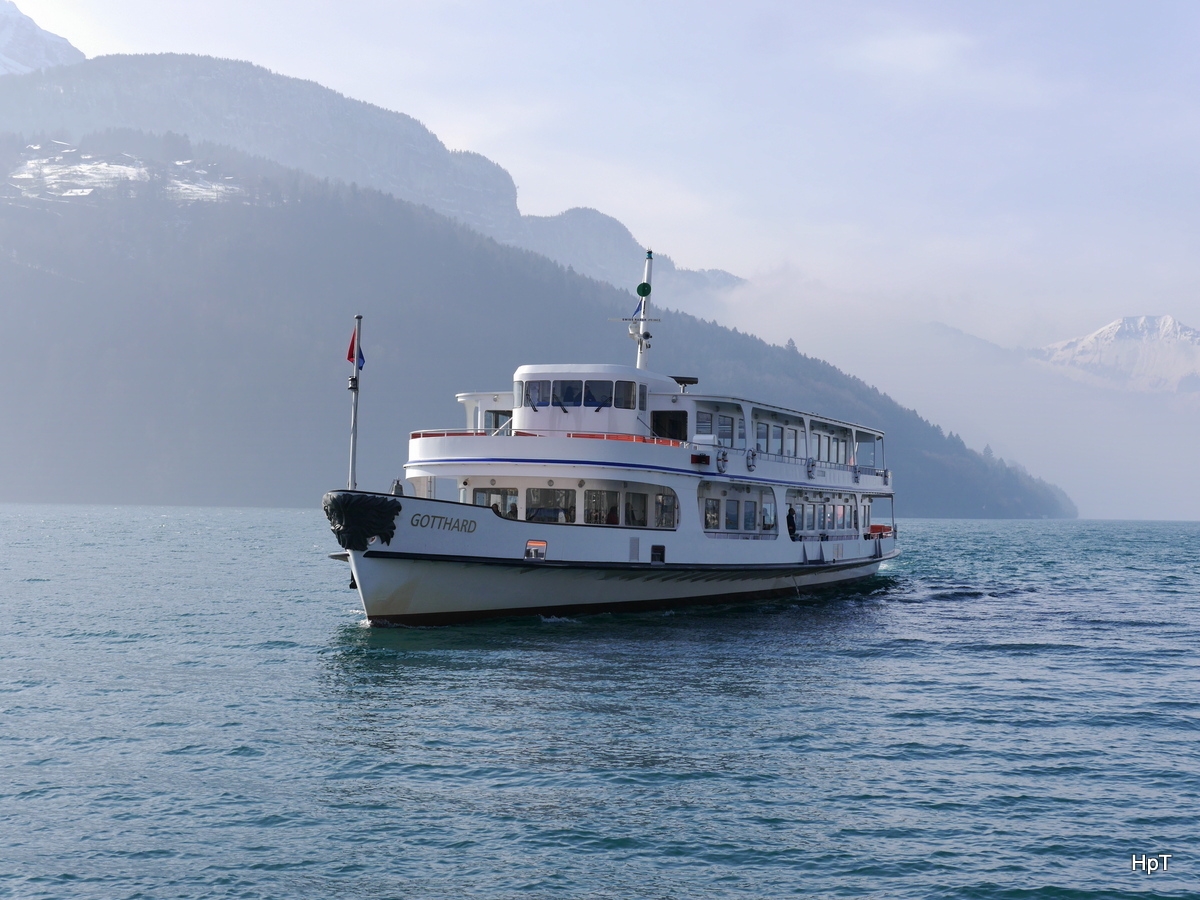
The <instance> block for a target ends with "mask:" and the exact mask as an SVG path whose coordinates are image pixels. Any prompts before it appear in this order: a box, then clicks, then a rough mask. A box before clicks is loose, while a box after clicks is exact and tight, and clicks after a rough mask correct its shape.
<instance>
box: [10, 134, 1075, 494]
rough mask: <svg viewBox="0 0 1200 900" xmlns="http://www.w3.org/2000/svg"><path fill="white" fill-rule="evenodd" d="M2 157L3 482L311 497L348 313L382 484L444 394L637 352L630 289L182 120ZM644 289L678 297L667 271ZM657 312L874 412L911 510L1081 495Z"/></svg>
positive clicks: (770, 354) (337, 431)
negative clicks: (188, 132) (175, 130)
mask: <svg viewBox="0 0 1200 900" xmlns="http://www.w3.org/2000/svg"><path fill="white" fill-rule="evenodd" d="M0 162H3V164H4V165H5V166H6V167H7V170H8V171H9V172H16V173H18V174H21V175H27V176H29V177H27V178H23V179H20V180H17V181H11V180H10V181H9V182H8V186H7V187H5V188H3V189H2V190H0V381H2V383H4V384H5V385H7V386H8V388H7V390H6V391H5V392H3V394H0V499H2V500H6V501H73V502H102V503H118V502H126V503H195V504H208V505H212V504H229V505H264V504H266V505H311V504H312V503H313V502H315V501H314V498H315V497H318V496H320V494H321V493H322V492H323V491H325V490H327V489H329V488H330V487H333V486H336V485H337V484H338V483H339V482H340V481H341V479H342V477H344V472H345V455H346V443H347V440H346V430H345V424H346V419H347V409H346V406H347V405H348V404H347V395H346V391H345V388H344V385H345V375H346V371H345V370H346V364H345V362H344V359H345V346H346V342H347V339H348V337H349V330H350V326H351V322H352V316H353V315H354V314H355V313H362V314H363V315H364V317H365V319H364V323H365V329H364V347H365V350H366V355H367V367H366V369H365V370H364V373H363V376H364V377H363V396H362V406H361V412H362V423H361V426H360V448H361V453H360V458H359V463H360V483H361V484H362V485H363V486H365V487H368V488H375V489H387V487H388V485H390V483H391V479H392V478H394V477H397V476H399V475H400V474H401V471H402V469H401V467H402V464H403V460H404V453H405V442H406V437H407V433H408V432H409V431H411V430H414V429H416V428H422V427H438V426H443V425H444V426H450V427H455V426H457V425H458V424H459V423H460V422H461V417H462V412H461V408H460V407H459V406H458V404H457V403H456V402H455V401H454V394H455V393H456V392H459V391H464V390H486V389H489V388H504V387H507V385H508V382H509V379H510V377H511V373H512V371H513V370H514V369H515V368H516V367H517V366H518V365H520V364H523V363H528V362H554V361H561V360H582V361H596V362H614V361H616V362H619V361H622V360H626V359H629V358H631V354H632V352H633V349H632V345H631V343H630V341H629V340H628V337H627V335H626V333H625V330H624V329H623V328H622V327H620V326H619V325H612V324H610V323H609V322H608V319H609V318H610V317H613V316H620V315H625V314H627V313H628V311H629V309H631V308H632V307H633V305H634V302H635V298H634V297H633V295H632V294H631V293H630V292H629V291H622V290H618V289H616V288H614V287H612V286H610V285H607V284H605V283H603V282H600V281H597V280H595V279H592V278H587V277H584V276H583V275H580V274H579V273H577V272H572V271H570V270H568V269H566V268H564V267H562V266H560V265H558V264H556V263H554V262H552V261H550V260H548V259H546V258H544V257H542V256H539V255H537V254H534V253H531V252H529V251H525V250H520V249H517V248H514V247H510V246H506V245H502V244H499V243H497V242H496V241H494V240H492V239H490V238H487V237H484V236H482V235H480V234H478V233H477V232H475V231H474V230H472V229H469V228H467V227H466V226H465V225H463V224H462V223H461V222H456V221H454V220H451V219H449V218H446V217H444V216H442V215H439V214H438V213H436V212H434V211H433V210H431V209H429V208H427V207H423V206H419V205H416V204H413V203H409V202H406V201H402V200H398V199H397V198H395V197H393V196H391V195H389V194H385V193H382V192H379V191H375V190H369V189H364V188H361V187H357V186H353V185H346V184H344V183H340V182H333V181H328V180H324V179H317V178H315V177H313V176H311V175H307V174H305V173H301V172H297V171H295V170H289V169H286V168H284V167H282V166H280V165H279V164H278V163H274V162H271V161H269V160H264V159H261V158H252V157H248V156H246V155H245V154H241V153H238V152H236V151H233V150H230V149H229V148H224V147H220V146H217V145H213V144H205V143H198V142H194V141H191V140H189V139H188V138H186V137H184V136H182V135H179V134H170V135H149V134H144V133H135V132H128V131H125V132H120V131H106V132H103V133H100V134H97V135H93V136H86V137H85V139H84V140H82V141H81V142H80V143H79V144H78V145H69V144H52V143H50V142H48V141H45V140H44V139H42V138H31V137H28V136H24V135H10V136H8V137H6V138H0ZM121 170H124V172H125V173H126V175H127V176H128V177H124V176H121V177H118V176H119V175H120V171H121ZM642 255H643V254H641V253H639V254H638V258H639V259H640V257H641V256H642ZM636 264H637V260H633V261H631V262H630V266H631V268H635V269H636ZM639 275H640V271H638V272H636V273H635V274H634V276H633V277H632V278H631V279H630V282H629V283H630V284H631V285H632V284H636V282H637V279H638V276H639ZM655 296H656V297H659V298H660V304H666V305H670V304H671V303H672V300H673V299H674V298H673V297H672V296H671V295H670V294H669V293H667V292H666V291H664V290H661V289H660V285H659V284H658V282H657V279H656V285H655ZM661 318H662V322H661V324H660V325H659V326H658V327H657V328H656V329H655V333H656V335H657V337H658V339H657V340H656V341H655V347H654V351H653V352H654V358H653V360H652V364H653V366H654V367H655V368H657V369H659V370H660V371H667V372H680V373H685V374H690V375H695V376H697V377H699V378H700V379H701V384H702V385H704V386H705V388H706V389H711V390H713V391H723V392H724V391H728V392H729V393H732V394H736V395H740V396H748V397H760V398H762V399H764V400H769V401H773V402H777V403H781V404H786V405H789V406H794V407H797V408H800V409H809V410H814V411H818V412H821V413H824V414H830V415H835V416H839V417H842V418H845V419H849V420H850V421H856V422H862V423H864V424H869V425H871V426H875V427H880V428H883V429H885V430H886V431H887V432H888V448H887V464H888V466H889V467H890V468H892V469H893V470H894V471H895V472H896V479H897V485H898V489H899V490H900V501H899V503H898V509H899V511H900V513H901V514H903V515H910V516H921V515H926V516H991V517H1000V516H1004V517H1028V516H1037V517H1047V516H1070V515H1073V514H1074V508H1073V506H1072V505H1071V503H1070V501H1069V500H1068V499H1067V498H1066V497H1065V495H1063V494H1062V492H1061V491H1058V490H1057V489H1055V488H1053V487H1052V486H1050V485H1047V484H1046V483H1045V482H1042V481H1040V480H1038V479H1036V478H1033V477H1031V476H1030V475H1028V474H1027V473H1025V472H1024V471H1023V470H1021V469H1020V468H1019V467H1016V466H1011V465H1006V464H1004V463H1003V462H1001V461H999V460H996V459H994V458H988V457H986V456H984V455H981V454H979V453H976V452H974V451H972V450H970V449H968V448H967V447H966V445H965V444H964V443H963V441H962V440H961V439H959V438H958V437H957V436H956V435H953V434H945V433H944V432H943V431H942V429H940V428H938V427H937V426H935V425H933V424H931V423H930V422H928V421H926V420H925V419H923V418H922V417H921V416H919V415H918V414H917V413H915V412H913V411H912V410H910V409H905V408H903V407H901V406H900V405H899V404H897V403H896V402H894V401H893V400H891V399H890V398H889V397H887V396H886V395H884V394H882V393H881V392H879V391H878V390H875V389H874V388H871V387H869V386H868V385H866V384H864V383H863V382H862V381H860V380H858V379H856V378H853V377H851V376H849V375H846V374H845V373H843V372H841V371H839V370H838V369H836V368H834V367H833V366H831V365H829V364H828V363H825V362H822V361H821V360H818V359H814V358H812V357H809V356H806V355H804V354H802V353H800V352H798V351H797V350H795V349H793V348H790V347H789V348H785V347H779V346H773V345H770V344H767V343H765V342H764V341H762V340H760V339H758V338H756V337H753V336H750V335H747V334H742V333H739V332H737V331H735V330H730V329H727V328H723V327H721V326H719V325H717V324H715V323H713V322H705V321H703V320H700V319H697V318H695V317H693V316H689V315H687V314H685V313H680V312H672V311H669V310H668V311H666V312H663V313H662V315H661Z"/></svg>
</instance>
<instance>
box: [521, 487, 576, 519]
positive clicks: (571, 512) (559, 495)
mask: <svg viewBox="0 0 1200 900" xmlns="http://www.w3.org/2000/svg"><path fill="white" fill-rule="evenodd" d="M525 521H526V522H552V523H559V524H564V523H571V522H574V521H575V492H574V491H573V490H560V489H556V488H526V489H525Z"/></svg>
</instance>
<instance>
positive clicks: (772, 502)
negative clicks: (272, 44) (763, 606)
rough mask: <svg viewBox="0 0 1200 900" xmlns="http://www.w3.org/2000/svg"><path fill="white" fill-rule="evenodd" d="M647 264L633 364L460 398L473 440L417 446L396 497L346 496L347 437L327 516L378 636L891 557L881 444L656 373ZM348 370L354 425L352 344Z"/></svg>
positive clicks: (657, 603) (523, 379)
mask: <svg viewBox="0 0 1200 900" xmlns="http://www.w3.org/2000/svg"><path fill="white" fill-rule="evenodd" d="M651 265H652V254H650V253H647V254H646V269H645V275H644V278H643V281H642V283H641V284H640V285H639V286H638V294H639V296H640V297H641V300H640V302H639V304H638V307H637V310H636V311H635V313H634V315H633V316H631V317H630V318H628V319H623V320H621V321H624V322H626V323H628V327H629V333H630V336H631V337H632V338H633V339H634V340H635V342H636V343H637V362H636V365H634V366H621V365H605V364H590V365H589V364H558V365H546V364H541V365H526V366H521V367H520V368H518V369H517V370H516V372H515V373H514V375H513V385H512V388H511V389H506V390H498V391H485V392H482V393H464V394H458V395H457V399H458V401H459V402H460V403H462V404H463V406H464V408H465V412H466V427H465V428H459V429H438V430H429V431H417V432H414V433H413V434H412V435H411V438H410V440H409V458H408V462H407V463H405V466H404V478H403V479H397V480H396V481H395V482H394V483H393V487H392V492H391V493H373V492H368V491H359V490H356V489H355V476H354V449H353V443H354V438H353V437H352V449H351V473H350V479H349V488H348V489H347V490H339V491H331V492H330V493H328V494H326V495H325V497H324V500H323V506H324V509H325V513H326V515H327V516H328V518H329V522H330V526H331V528H332V529H333V532H334V534H335V535H336V536H337V539H338V542H339V543H340V545H341V546H342V548H343V550H344V552H343V553H341V554H334V555H335V556H336V557H338V558H345V559H347V560H348V561H349V563H350V567H351V571H352V578H353V581H352V583H353V584H354V585H355V586H356V587H357V589H358V593H359V595H360V597H361V598H362V603H363V608H364V610H365V611H366V614H367V617H368V618H369V620H370V621H371V623H372V624H377V625H384V624H401V625H441V624H450V623H454V622H461V621H467V620H471V619H479V618H487V617H495V616H511V615H522V614H542V615H577V614H584V613H596V612H615V611H624V610H635V609H653V608H665V607H670V606H683V605H689V604H697V603H724V602H730V601H735V600H750V599H761V598H770V597H782V596H791V595H795V594H797V593H798V592H801V591H803V590H805V589H807V588H813V587H817V586H822V585H830V584H837V583H843V582H847V581H851V580H855V579H859V578H865V577H867V576H870V575H873V574H875V573H876V572H877V571H878V570H879V567H880V565H881V564H882V563H883V562H884V561H885V560H888V559H891V558H893V557H895V556H896V555H897V554H898V553H899V551H898V549H897V546H896V530H895V523H894V519H893V513H892V496H893V486H892V477H891V473H890V471H889V470H888V469H887V468H886V467H885V465H884V454H883V433H882V432H880V431H878V430H875V429H871V428H867V427H864V426H861V425H855V424H852V423H849V422H843V421H839V420H837V419H833V418H829V417H824V416H819V415H815V414H812V413H807V412H799V411H797V410H793V409H789V408H787V407H784V406H777V405H774V404H770V403H763V402H759V401H753V400H748V399H744V398H740V397H730V396H722V395H715V394H705V393H701V392H699V391H698V390H696V387H697V381H696V379H695V378H688V377H682V376H666V375H660V374H655V373H653V372H651V371H650V370H649V368H648V366H647V360H648V351H649V349H650V340H651V335H650V333H649V332H648V331H647V330H646V327H647V325H648V324H649V323H651V322H655V321H658V320H656V319H652V318H650V305H649V294H650V275H651ZM349 358H350V360H351V362H352V365H353V366H354V369H353V371H354V374H353V375H352V376H351V385H350V386H351V390H352V391H354V400H355V410H356V411H357V388H358V384H357V378H358V371H359V370H360V369H361V366H362V356H361V331H360V330H358V329H356V332H355V341H354V343H353V344H352V346H351V352H350V354H349ZM689 389H691V390H689ZM438 479H453V481H454V484H455V485H456V486H457V489H458V499H457V501H449V500H439V499H436V498H435V488H436V485H437V480H438Z"/></svg>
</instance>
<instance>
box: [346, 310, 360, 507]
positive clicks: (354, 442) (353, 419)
mask: <svg viewBox="0 0 1200 900" xmlns="http://www.w3.org/2000/svg"><path fill="white" fill-rule="evenodd" d="M360 353H362V316H355V317H354V347H353V349H352V350H351V352H350V357H351V359H350V385H349V387H350V398H351V399H350V478H349V480H348V481H347V482H346V490H349V491H352V490H354V489H355V488H356V487H358V481H357V480H356V473H355V465H356V462H357V458H358V379H359V373H360V372H361V370H360V369H359V367H358V360H359V354H360Z"/></svg>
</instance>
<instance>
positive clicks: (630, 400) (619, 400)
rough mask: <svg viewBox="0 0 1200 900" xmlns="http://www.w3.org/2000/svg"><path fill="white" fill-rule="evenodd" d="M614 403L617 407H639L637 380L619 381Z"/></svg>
mask: <svg viewBox="0 0 1200 900" xmlns="http://www.w3.org/2000/svg"><path fill="white" fill-rule="evenodd" d="M613 405H614V406H615V407H616V408H617V409H636V408H637V382H634V381H618V382H617V390H616V395H615V399H614V401H613Z"/></svg>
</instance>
